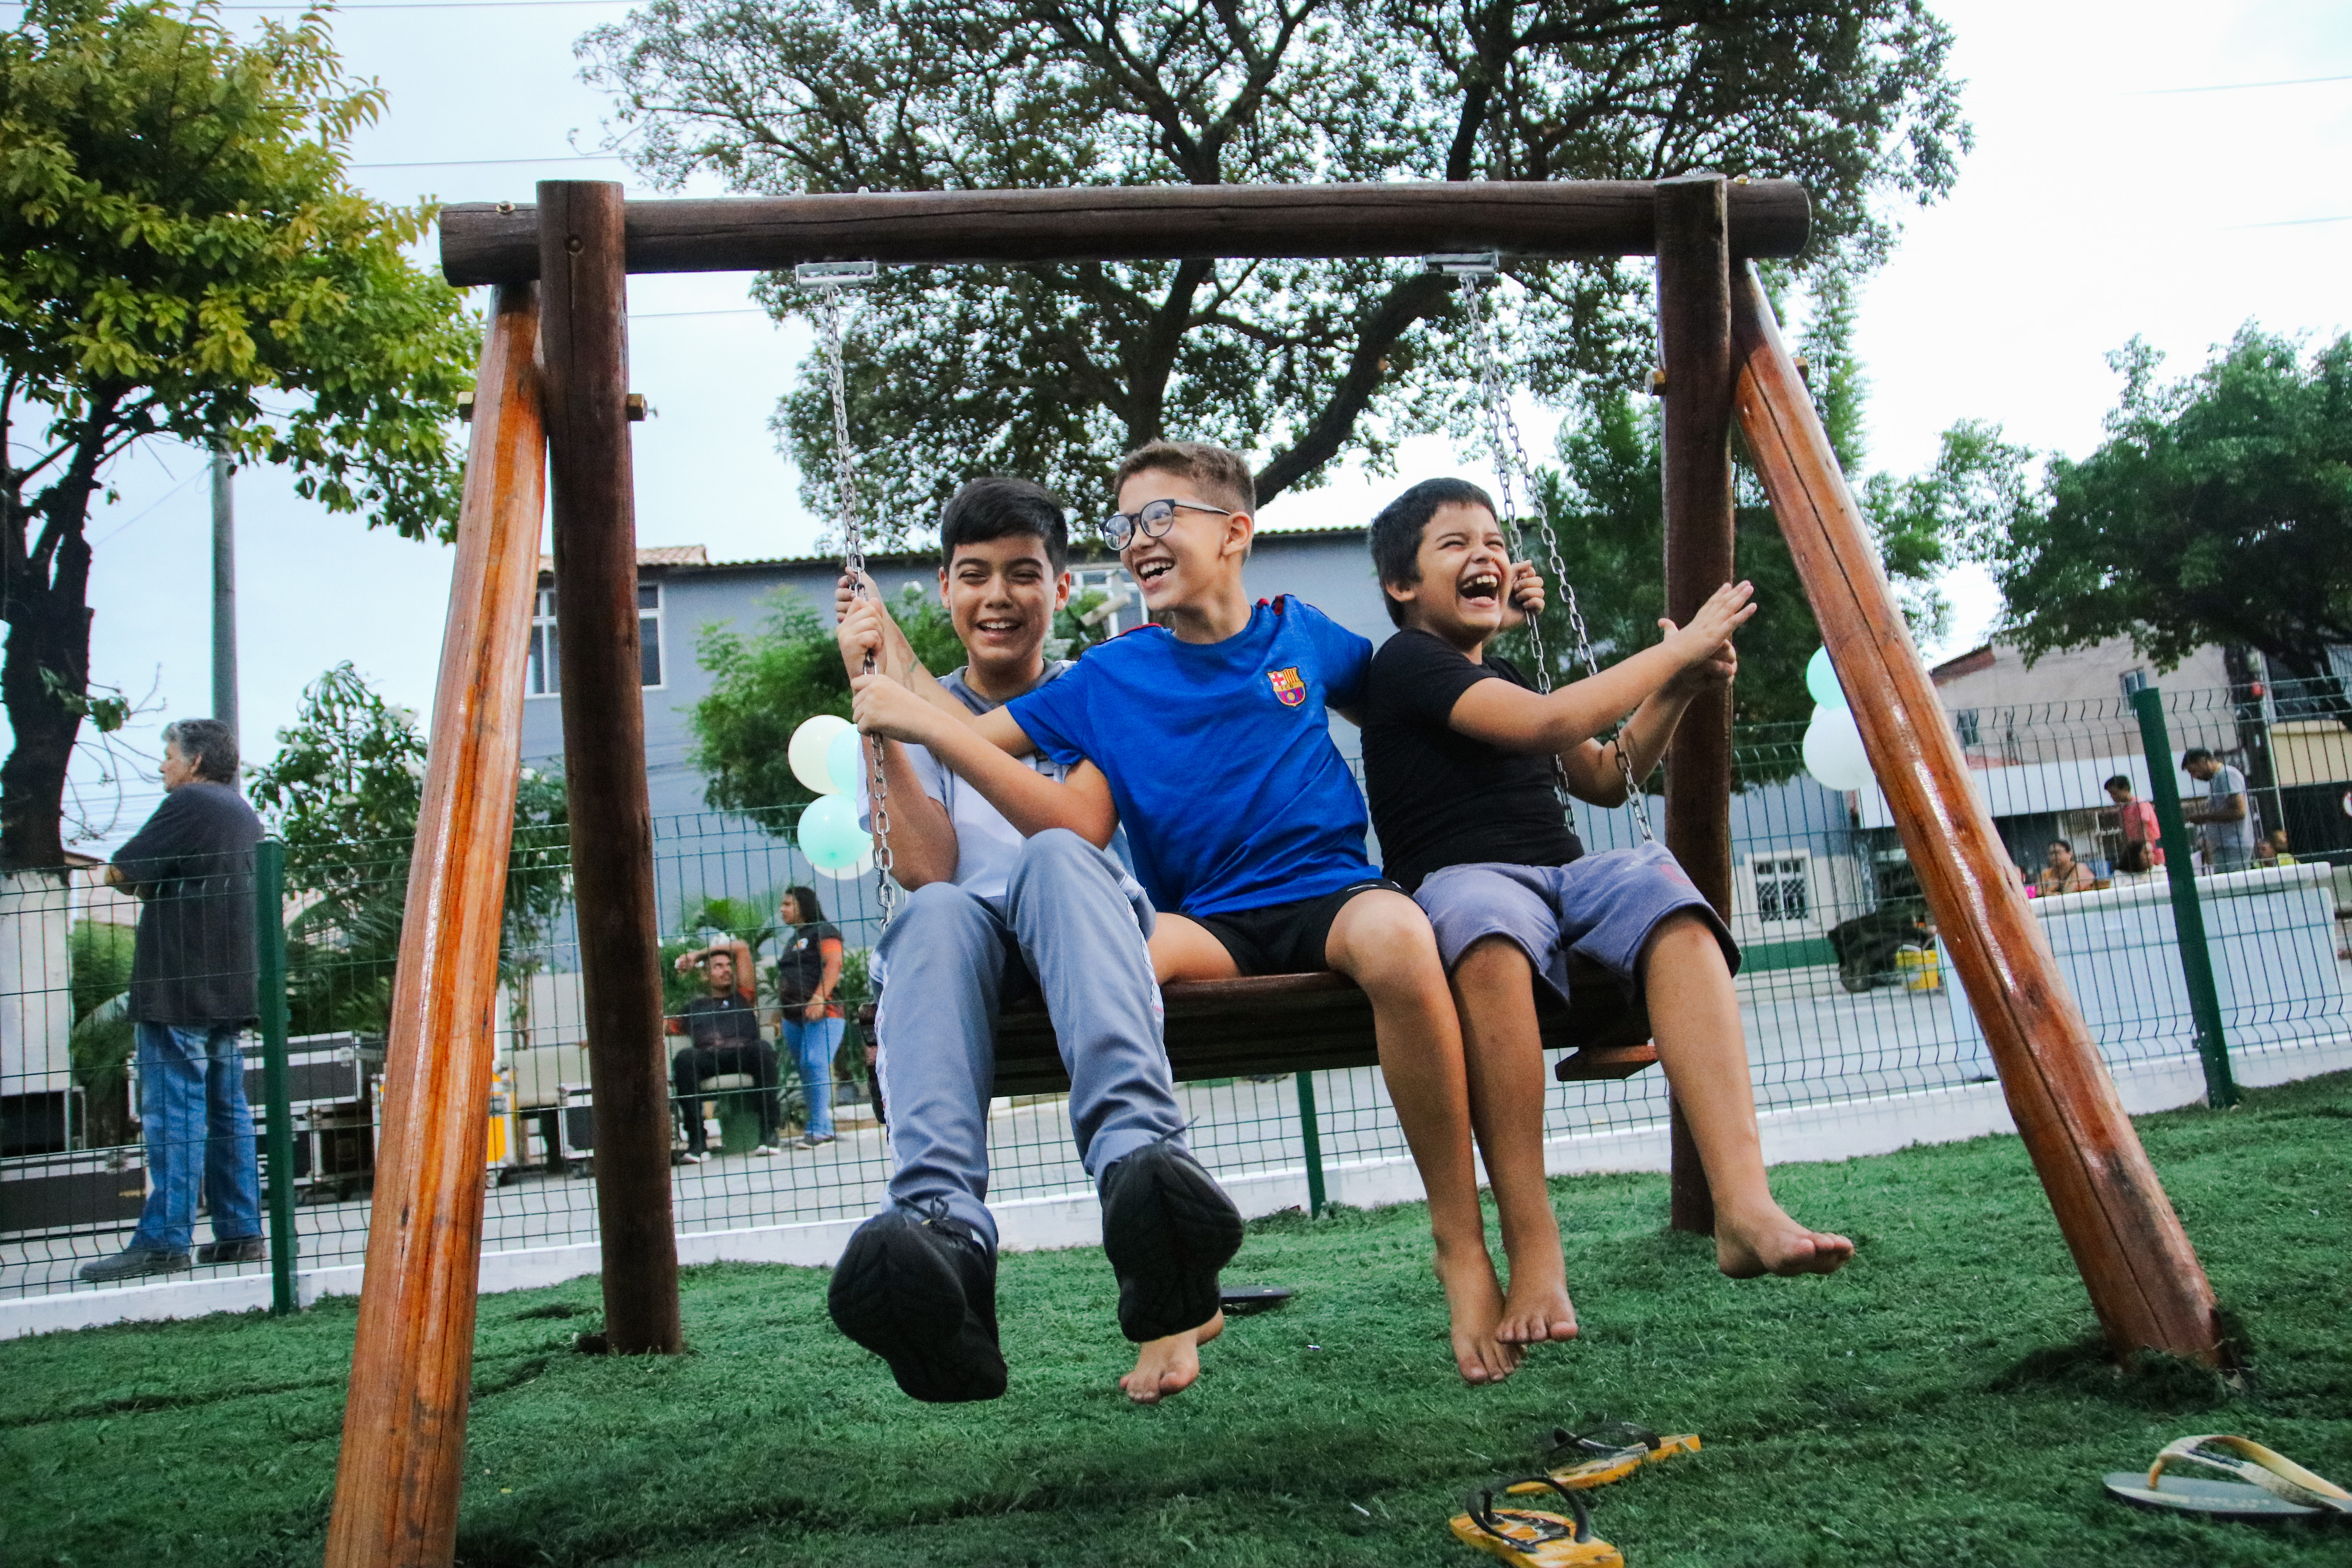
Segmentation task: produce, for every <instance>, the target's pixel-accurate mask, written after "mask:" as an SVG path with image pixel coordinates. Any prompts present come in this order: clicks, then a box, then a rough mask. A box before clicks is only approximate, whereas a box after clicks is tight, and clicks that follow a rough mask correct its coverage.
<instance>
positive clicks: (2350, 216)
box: [2222, 213, 2352, 234]
mask: <svg viewBox="0 0 2352 1568" xmlns="http://www.w3.org/2000/svg"><path fill="white" fill-rule="evenodd" d="M2307 223H2352V213H2342V214H2339V215H2338V216H2335V217H2283V218H2281V219H2279V220H2278V221H2277V222H2276V223H2233V224H2231V225H2229V226H2226V227H2225V228H2224V229H2223V230H2222V232H2223V233H2225V234H2227V233H2231V232H2233V231H2235V230H2237V229H2242V228H2301V227H2302V226H2304V225H2305V224H2307Z"/></svg>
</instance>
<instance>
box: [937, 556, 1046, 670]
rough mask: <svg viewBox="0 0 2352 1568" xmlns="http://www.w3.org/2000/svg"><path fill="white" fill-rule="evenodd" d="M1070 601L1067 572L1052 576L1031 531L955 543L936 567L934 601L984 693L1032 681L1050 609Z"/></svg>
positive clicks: (1038, 660) (1040, 663)
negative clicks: (940, 603)
mask: <svg viewBox="0 0 2352 1568" xmlns="http://www.w3.org/2000/svg"><path fill="white" fill-rule="evenodd" d="M1069 597H1070V578H1069V574H1067V573H1060V574H1057V573H1055V570H1054V564H1053V563H1052V562H1051V561H1048V560H1047V559H1046V558H1045V541H1044V540H1042V539H1040V538H1038V537H1037V536H1036V535H1035V534H1034V533H1008V534H1006V535H1004V536H1003V537H1002V538H999V539H990V540H984V541H982V542H980V543H977V544H959V545H957V546H956V551H955V558H954V559H953V560H952V561H950V562H949V563H947V564H946V565H945V566H942V567H940V599H941V600H942V601H943V602H944V603H945V604H946V605H947V607H948V618H949V619H950V620H951V621H953V622H954V623H955V632H956V637H957V638H958V639H959V640H961V642H962V644H963V646H964V650H965V651H966V652H967V653H969V654H971V669H972V674H973V676H974V677H976V678H978V679H979V682H980V684H981V686H982V689H992V688H993V687H994V686H996V685H999V684H1008V683H1009V684H1010V685H1013V686H1026V685H1027V684H1029V682H1031V681H1034V679H1036V676H1037V674H1038V671H1039V668H1040V667H1041V666H1042V663H1043V659H1042V655H1041V650H1042V649H1043V648H1044V647H1045V637H1046V635H1047V634H1048V633H1050V632H1051V631H1052V630H1053V629H1054V612H1055V611H1056V610H1058V609H1060V608H1061V607H1062V606H1063V605H1065V604H1066V603H1068V602H1069Z"/></svg>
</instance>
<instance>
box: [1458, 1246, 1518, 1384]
mask: <svg viewBox="0 0 2352 1568" xmlns="http://www.w3.org/2000/svg"><path fill="white" fill-rule="evenodd" d="M1437 1278H1438V1279H1439V1280H1440V1281H1441V1282H1442V1283H1443V1284H1444V1287H1445V1310H1446V1313H1447V1315H1448V1316H1449V1317H1451V1318H1452V1319H1453V1327H1454V1365H1455V1366H1456V1367H1458V1368H1459V1369H1460V1370H1461V1373H1462V1381H1463V1382H1465V1383H1500V1382H1502V1381H1503V1379H1505V1378H1507V1377H1508V1376H1510V1375H1511V1373H1514V1372H1517V1370H1518V1368H1519V1359H1520V1357H1522V1356H1523V1355H1525V1354H1526V1353H1527V1352H1525V1351H1523V1350H1521V1349H1520V1348H1519V1347H1518V1346H1517V1345H1515V1344H1505V1343H1504V1342H1502V1340H1501V1339H1500V1338H1499V1337H1497V1336H1496V1325H1497V1324H1499V1323H1500V1322H1501V1321H1502V1320H1503V1288H1502V1286H1501V1284H1500V1283H1498V1282H1497V1281H1496V1279H1495V1263H1494V1259H1492V1258H1488V1257H1487V1256H1486V1247H1485V1245H1484V1244H1483V1243H1481V1244H1480V1245H1479V1246H1476V1247H1465V1248H1463V1249H1462V1251H1461V1253H1460V1254H1459V1255H1458V1256H1454V1257H1449V1256H1448V1255H1447V1252H1446V1248H1445V1247H1444V1243H1442V1242H1441V1243H1440V1244H1439V1245H1438V1248H1437Z"/></svg>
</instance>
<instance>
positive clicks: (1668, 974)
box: [1364, 479, 1853, 1346]
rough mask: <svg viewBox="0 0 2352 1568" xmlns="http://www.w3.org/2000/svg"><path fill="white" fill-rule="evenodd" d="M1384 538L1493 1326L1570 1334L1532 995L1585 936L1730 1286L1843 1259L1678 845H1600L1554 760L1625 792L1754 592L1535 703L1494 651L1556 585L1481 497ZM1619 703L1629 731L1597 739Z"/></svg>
mask: <svg viewBox="0 0 2352 1568" xmlns="http://www.w3.org/2000/svg"><path fill="white" fill-rule="evenodd" d="M1370 544H1371V550H1372V560H1373V564H1374V567H1375V569H1376V570H1377V572H1378V574H1379V576H1380V582H1381V590H1382V592H1383V594H1384V595H1386V597H1387V600H1388V604H1389V614H1390V616H1391V619H1393V620H1394V621H1395V623H1396V625H1397V626H1398V628H1399V629H1398V631H1397V633H1396V635H1395V636H1393V637H1391V638H1389V640H1388V641H1387V642H1386V643H1384V644H1382V645H1381V650H1380V652H1379V653H1378V654H1377V655H1375V656H1374V658H1373V659H1372V668H1371V675H1370V681H1369V683H1368V690H1367V694H1366V697H1365V700H1364V708H1365V718H1364V775H1365V782H1366V787H1367V791H1368V793H1369V794H1370V796H1371V809H1372V826H1373V828H1374V830H1375V831H1376V832H1377V833H1378V834H1379V835H1380V840H1381V848H1382V850H1383V851H1384V852H1385V854H1386V855H1387V858H1388V864H1387V868H1386V869H1387V870H1388V872H1389V874H1390V875H1391V876H1392V877H1394V878H1395V879H1397V880H1398V881H1399V882H1400V883H1402V885H1403V886H1405V887H1406V888H1409V889H1413V897H1414V898H1415V900H1417V901H1418V902H1419V903H1420V905H1421V907H1422V908H1423V910H1427V911H1428V914H1429V920H1430V924H1431V925H1432V926H1433V928H1434V929H1435V931H1436V933H1437V949H1438V952H1439V954H1440V956H1441V957H1442V959H1443V960H1444V965H1445V971H1446V973H1447V974H1448V975H1450V976H1451V978H1452V982H1453V987H1454V1005H1455V1007H1456V1009H1457V1011H1458V1012H1459V1014H1460V1016H1461V1020H1462V1037H1463V1047H1464V1052H1465V1058H1466V1061H1467V1081H1468V1092H1469V1110H1470V1119H1471V1124H1472V1126H1473V1127H1474V1128H1475V1130H1476V1132H1477V1137H1478V1143H1479V1149H1480V1152H1482V1153H1483V1154H1484V1155H1485V1157H1486V1173H1487V1177H1488V1179H1489V1181H1490V1182H1491V1184H1492V1185H1493V1188H1494V1193H1495V1205H1496V1209H1497V1210H1498V1211H1499V1212H1500V1215H1501V1220H1502V1232H1503V1249H1504V1253H1505V1256H1506V1257H1507V1259H1508V1260H1509V1264H1510V1289H1509V1294H1508V1295H1507V1297H1506V1298H1505V1300H1504V1304H1503V1310H1502V1314H1501V1321H1500V1326H1499V1328H1498V1330H1497V1333H1498V1336H1499V1337H1500V1338H1501V1339H1503V1340H1504V1341H1505V1342H1507V1343H1509V1344H1512V1345H1514V1346H1524V1345H1528V1344H1535V1343H1538V1342H1543V1341H1547V1340H1565V1339H1571V1338H1573V1337H1574V1336H1575V1334H1576V1312H1575V1309H1574V1307H1573V1306H1572V1305H1571V1303H1570V1300H1569V1293H1568V1279H1567V1270H1566V1264H1565V1260H1564V1258H1563V1257H1562V1254H1561V1250H1560V1241H1559V1222H1558V1220H1557V1219H1556V1218H1555V1217H1554V1215H1553V1213H1552V1209H1551V1197H1550V1192H1549V1188H1548V1187H1547V1186H1546V1184H1545V1180H1544V1152H1543V1106H1544V1070H1543V1054H1542V1043H1541V1037H1540V1035H1539V1034H1538V1025H1537V1019H1536V996H1535V989H1534V988H1535V985H1536V984H1538V982H1540V983H1541V984H1544V985H1546V986H1548V987H1549V989H1551V990H1552V991H1553V992H1555V993H1556V994H1558V995H1559V999H1560V1000H1562V1001H1565V1000H1566V999H1567V996H1568V959H1569V955H1570V952H1575V953H1578V954H1580V955H1581V956H1583V957H1585V958H1588V959H1591V960H1593V961H1595V962H1597V963H1600V964H1601V967H1603V968H1605V969H1608V970H1609V971H1611V972H1612V973H1613V974H1615V976H1616V977H1617V979H1618V982H1619V983H1620V984H1622V985H1623V986H1624V987H1625V988H1626V991H1627V993H1628V994H1629V996H1630V995H1632V994H1634V993H1636V992H1637V991H1638V992H1639V994H1641V995H1642V996H1643V998H1644V999H1645V1000H1646V1003H1647V1005H1648V1011H1649V1019H1650V1025H1651V1027H1652V1028H1653V1029H1654V1031H1655V1036H1656V1043H1657V1049H1658V1060H1659V1062H1660V1063H1661V1064H1662V1065H1663V1066H1664V1068H1665V1072H1666V1078H1667V1081H1668V1082H1669V1083H1670V1084H1671V1085H1672V1086H1673V1088H1674V1093H1675V1102H1676V1103H1677V1104H1678V1105H1680V1106H1681V1107H1682V1109H1683V1112H1684V1114H1685V1118H1686V1119H1687V1121H1688V1122H1689V1125H1690V1129H1691V1132H1692V1135H1693V1137H1694V1138H1695V1139H1696V1142H1697V1144H1698V1151H1699V1156H1700V1160H1701V1162H1702V1163H1703V1164H1704V1166H1705V1168H1706V1178H1707V1184H1708V1186H1709V1188H1710V1190H1711V1191H1712V1192H1713V1194H1714V1196H1715V1211H1716V1231H1715V1248H1716V1266H1717V1268H1720V1269H1722V1271H1723V1272H1724V1273H1726V1274H1728V1275H1731V1276H1733V1277H1734V1278H1747V1277H1750V1276H1754V1275H1759V1274H1828V1273H1832V1272H1834V1271H1835V1270H1836V1269H1837V1268H1840V1267H1842V1266H1843V1264H1844V1263H1845V1262H1846V1260H1847V1259H1848V1258H1850V1257H1852V1256H1853V1243H1852V1242H1850V1241H1848V1240H1847V1239H1846V1238H1845V1237H1842V1236H1832V1235H1829V1234H1826V1233H1823V1232H1821V1231H1814V1230H1808V1229H1807V1228H1806V1227H1804V1226H1801V1225H1799V1224H1798V1223H1797V1222H1796V1221H1795V1220H1793V1219H1790V1217H1789V1215H1787V1214H1786V1213H1784V1212H1782V1210H1781V1208H1780V1205H1779V1204H1778V1203H1776V1202H1774V1200H1773V1197H1772V1194H1771V1189H1770V1187H1769V1184H1768V1183H1767V1181H1766V1177H1765V1173H1764V1159H1763V1153H1762V1150H1761V1146H1760V1144H1759V1140H1758V1135H1757V1130H1756V1108H1755V1101H1754V1099H1753V1096H1752V1094H1751V1092H1750V1090H1749V1088H1748V1052H1747V1046H1746V1042H1745V1039H1744V1037H1743V1034H1742V1031H1741V1027H1740V1020H1739V1001H1738V996H1737V995H1736V994H1735V993H1734V992H1733V990H1732V984H1731V976H1732V972H1733V970H1734V969H1735V968H1736V966H1737V965H1738V949H1737V948H1735V947H1734V946H1733V944H1732V941H1731V935H1730V932H1729V931H1727V930H1725V928H1724V925H1723V921H1721V919H1720V918H1718V917H1717V913H1716V911H1715V910H1713V909H1712V908H1710V907H1709V906H1708V904H1707V902H1706V899H1705V898H1704V897H1703V896H1702V895H1701V894H1700V892H1699V890H1698V889H1697V888H1696V887H1695V886H1693V885H1692V883H1691V880H1690V878H1689V877H1688V876H1687V875H1685V873H1684V871H1683V869H1682V868H1681V867H1680V866H1678V865H1676V864H1675V859H1674V857H1673V856H1671V855H1670V854H1668V853H1667V852H1666V850H1665V847H1664V846H1663V845H1659V844H1654V843H1649V842H1644V843H1643V844H1641V845H1640V846H1638V847H1634V848H1631V849H1612V850H1609V851H1606V852H1603V853H1601V854H1598V855H1588V854H1586V853H1585V852H1584V847H1583V846H1582V845H1581V844H1580V842H1579V841H1578V839H1577V837H1576V835H1575V834H1573V833H1572V832H1570V830H1569V827H1568V824H1567V822H1566V820H1565V816H1564V813H1563V810H1562V802H1561V801H1560V799H1559V795H1557V794H1556V793H1555V789H1554V779H1555V759H1557V766H1558V768H1559V770H1560V772H1561V773H1564V775H1565V780H1566V783H1567V785H1568V787H1569V789H1570V792H1571V793H1573V794H1574V795H1577V796H1578V797H1579V798H1580V799H1583V800H1588V801H1591V802H1593V803H1595V804H1596V805H1621V804H1622V803H1623V801H1624V800H1625V798H1626V787H1627V786H1626V779H1627V777H1628V776H1630V777H1632V778H1633V779H1641V778H1644V777H1646V776H1647V775H1648V774H1649V773H1650V771H1651V770H1652V769H1653V768H1654V767H1655V766H1656V765H1657V762H1658V759H1659V757H1660V755H1661V754H1662V753H1663V752H1664V750H1665V746H1666V742H1667V741H1668V739H1669V738H1671V737H1672V735H1673V734H1674V731H1675V725H1676V724H1677V723H1678V722H1680V721H1681V718H1682V714H1683V711H1684V710H1685V708H1686V707H1687V706H1688V705H1689V703H1690V701H1691V700H1692V699H1693V698H1694V697H1696V696H1697V695H1698V694H1699V693H1700V692H1702V691H1704V690H1706V689H1707V688H1709V687H1710V686H1717V685H1721V684H1724V683H1727V682H1728V681H1729V680H1730V679H1731V678H1732V676H1733V674H1734V673H1735V671H1736V669H1737V668H1738V664H1737V658H1736V656H1735V655H1734V654H1733V652H1732V649H1731V644H1730V641H1729V637H1730V636H1731V634H1732V632H1733V631H1735V630H1736V629H1737V628H1738V626H1740V625H1741V624H1742V623H1743V622H1745V621H1746V620H1747V619H1748V616H1750V615H1752V614H1753V613H1754V605H1753V603H1752V594H1753V590H1752V589H1751V587H1750V586H1749V585H1748V584H1745V583H1742V584H1736V585H1727V586H1725V587H1724V588H1722V589H1720V590H1718V591H1717V593H1716V595H1715V596H1714V597H1713V598H1711V599H1709V600H1708V601H1707V603H1706V605H1705V606H1703V607H1702V608H1701V609H1700V610H1699V612H1698V614H1697V615H1696V616H1694V617H1693V618H1692V622H1691V625H1690V626H1688V627H1686V628H1678V627H1676V626H1675V624H1674V623H1673V622H1672V621H1660V622H1659V623H1658V624H1659V626H1662V627H1663V628H1664V631H1665V634H1666V635H1665V638H1664V641H1663V642H1661V643H1659V644H1657V645H1656V646H1654V647H1649V648H1645V649H1643V651H1641V652H1639V653H1636V654H1634V655H1633V656H1632V657H1631V658H1625V659H1622V660H1621V661H1619V662H1618V663H1616V664H1614V665H1612V666H1611V667H1610V668H1607V669H1605V670H1602V671H1601V672H1600V673H1599V674H1597V675H1594V676H1592V677H1591V679H1584V680H1579V681H1576V682H1574V683H1573V684H1571V685H1569V686H1565V687H1562V688H1561V689H1559V690H1557V691H1554V692H1552V693H1551V694H1550V695H1549V696H1539V695H1538V694H1537V693H1536V692H1535V691H1533V690H1531V689H1529V683H1528V679H1527V678H1526V677H1524V676H1523V675H1521V674H1520V672H1519V671H1518V669H1517V668H1516V667H1514V666H1513V665H1512V664H1511V663H1510V662H1509V661H1508V660H1507V659H1504V658H1499V657H1497V656H1496V655H1495V654H1493V653H1490V652H1488V651H1486V649H1487V644H1488V642H1489V640H1490V639H1491V638H1492V637H1494V636H1495V635H1496V633H1497V632H1500V631H1502V630H1504V629H1505V628H1507V627H1509V626H1517V625H1519V624H1521V623H1522V622H1523V621H1524V620H1525V618H1526V616H1528V615H1534V614H1539V613H1540V612H1541V610H1542V607H1543V584H1542V581H1541V579H1540V578H1538V576H1537V575H1536V573H1535V570H1534V568H1533V567H1532V566H1529V565H1528V564H1525V563H1520V564H1518V565H1516V566H1515V565H1514V564H1513V563H1512V562H1511V559H1510V554H1509V551H1508V548H1507V544H1506V542H1505V540H1504V536H1503V531H1502V529H1501V527H1500V526H1499V525H1498V524H1497V523H1496V518H1495V506H1494V502H1493V501H1492V500H1489V499H1488V498H1487V495H1486V491H1484V490H1482V489H1479V488H1478V487H1477V486H1475V485H1473V484H1470V483H1468V482H1466V481H1464V480H1461V479H1430V480H1425V481H1423V483H1421V484H1417V485H1415V486H1413V487H1412V489H1408V490H1407V491H1405V492H1404V494H1403V495H1402V496H1400V497H1398V498H1397V499H1396V500H1394V501H1392V502H1391V503H1390V505H1389V506H1388V507H1387V508H1386V509H1385V510H1382V511H1381V513H1380V515H1379V516H1377V517H1376V518H1374V519H1373V520H1372V525H1371V529H1370ZM1628 712H1631V713H1632V715H1633V716H1632V718H1631V719H1629V720H1627V721H1626V722H1625V723H1624V725H1623V726H1622V728H1621V729H1620V730H1619V731H1618V732H1617V735H1616V738H1615V739H1613V740H1612V741H1611V742H1608V744H1607V745H1606V746H1603V745H1601V744H1597V743H1596V742H1594V740H1593V738H1592V737H1593V736H1594V735H1595V734H1597V733H1598V732H1599V731H1601V730H1602V729H1604V728H1606V727H1607V726H1608V725H1609V724H1610V723H1611V722H1612V721H1615V720H1617V719H1618V718H1620V717H1622V715H1624V714H1626V713H1628ZM1621 755H1622V761H1621ZM1436 1199H1437V1194H1435V1192H1432V1194H1431V1202H1432V1205H1434V1204H1435V1202H1436ZM1482 1239H1483V1238H1482ZM1481 1261H1482V1262H1483V1261H1484V1253H1483V1248H1482V1252H1481ZM1489 1267H1490V1268H1491V1266H1489ZM1490 1277H1491V1276H1490Z"/></svg>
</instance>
